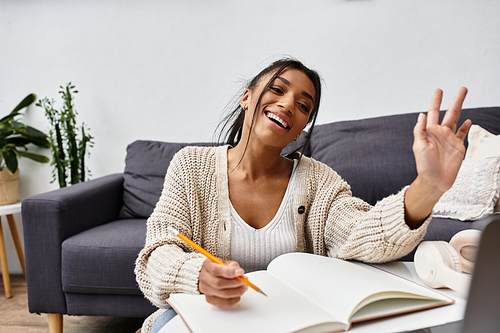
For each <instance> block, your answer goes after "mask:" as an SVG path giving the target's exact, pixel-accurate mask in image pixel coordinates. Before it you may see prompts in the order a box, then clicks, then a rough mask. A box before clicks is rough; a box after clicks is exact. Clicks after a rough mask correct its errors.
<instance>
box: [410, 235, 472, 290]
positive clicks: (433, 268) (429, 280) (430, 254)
mask: <svg viewBox="0 0 500 333" xmlns="http://www.w3.org/2000/svg"><path fill="white" fill-rule="evenodd" d="M480 237H481V231H479V230H473V229H468V230H463V231H460V232H459V233H457V234H456V235H455V236H453V237H452V239H451V240H450V243H446V242H444V241H433V242H422V243H421V244H420V245H419V246H418V248H417V251H416V252H415V259H414V262H415V270H416V271H417V274H418V276H419V277H420V279H422V281H424V282H425V284H427V285H428V286H429V287H432V288H443V287H448V288H450V289H453V290H455V291H458V292H460V293H463V294H467V293H468V292H469V285H470V281H471V277H472V276H471V275H470V274H472V271H473V270H474V260H475V256H476V253H477V249H478V247H479V239H480ZM462 272H463V273H462Z"/></svg>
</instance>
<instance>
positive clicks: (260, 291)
mask: <svg viewBox="0 0 500 333" xmlns="http://www.w3.org/2000/svg"><path fill="white" fill-rule="evenodd" d="M259 293H261V294H262V295H264V296H266V297H267V295H266V293H265V292H263V291H262V290H260V289H259Z"/></svg>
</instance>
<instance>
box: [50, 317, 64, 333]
mask: <svg viewBox="0 0 500 333" xmlns="http://www.w3.org/2000/svg"><path fill="white" fill-rule="evenodd" d="M47 319H48V320H49V332H50V333H62V331H63V315H62V314H60V313H47Z"/></svg>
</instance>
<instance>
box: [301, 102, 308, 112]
mask: <svg viewBox="0 0 500 333" xmlns="http://www.w3.org/2000/svg"><path fill="white" fill-rule="evenodd" d="M299 107H300V108H301V109H302V110H304V111H305V112H307V113H309V107H308V106H307V105H305V104H303V103H299Z"/></svg>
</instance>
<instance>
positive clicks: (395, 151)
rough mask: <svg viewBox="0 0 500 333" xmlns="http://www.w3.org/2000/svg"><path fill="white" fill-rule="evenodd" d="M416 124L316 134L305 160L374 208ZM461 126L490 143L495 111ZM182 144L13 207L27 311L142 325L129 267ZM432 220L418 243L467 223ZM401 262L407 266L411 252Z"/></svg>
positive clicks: (404, 158) (141, 152)
mask: <svg viewBox="0 0 500 333" xmlns="http://www.w3.org/2000/svg"><path fill="white" fill-rule="evenodd" d="M417 116H418V113H408V114H402V115H393V116H386V117H378V118H371V119H363V120H356V121H343V122H336V123H331V124H325V125H318V126H316V128H315V130H314V133H313V135H312V139H311V142H310V145H309V146H308V147H307V149H306V150H305V154H306V155H307V156H311V157H313V158H315V159H317V160H319V161H322V162H324V163H326V164H328V165H329V166H331V167H332V168H333V169H334V170H336V171H337V172H338V173H339V174H340V175H341V176H342V177H344V179H346V180H347V182H348V183H349V184H350V185H351V187H352V192H353V194H354V195H355V196H358V197H360V198H362V199H364V200H366V201H367V202H369V203H371V204H374V203H376V202H377V201H378V200H380V199H382V198H383V197H385V196H388V195H390V194H391V193H395V192H397V191H399V190H400V189H401V188H403V187H404V186H405V185H407V184H410V183H411V182H412V181H413V179H414V178H415V176H416V169H415V161H414V158H413V154H412V149H411V147H412V142H413V134H412V129H413V126H414V125H415V123H416V120H417ZM466 118H470V119H471V120H472V121H473V123H475V124H479V125H480V126H482V127H483V128H485V129H486V130H488V131H490V132H492V133H494V134H500V108H499V107H494V108H479V109H467V110H464V112H463V114H462V116H461V120H460V121H463V120H464V119H466ZM304 137H305V135H302V136H301V140H303V139H304ZM294 144H295V145H299V144H301V142H296V143H294ZM186 145H188V144H187V143H166V142H155V141H136V142H133V143H132V144H130V145H129V146H128V148H127V157H126V166H125V171H124V173H120V174H113V175H109V176H105V177H101V178H98V179H95V180H91V181H88V182H85V183H81V184H78V185H73V186H71V187H67V188H63V189H58V190H55V191H52V192H48V193H43V194H38V195H34V196H31V197H29V198H27V199H25V200H23V202H22V216H23V229H24V240H25V253H26V273H27V283H28V299H29V310H30V312H38V313H55V314H70V315H100V316H122V317H146V316H148V315H149V314H150V313H152V312H153V311H154V310H155V308H154V307H153V306H152V305H151V304H150V303H149V302H148V301H147V300H146V299H145V298H144V297H143V295H142V294H141V292H140V290H139V289H138V287H137V283H136V281H135V276H134V272H133V270H134V261H135V259H136V257H137V254H138V252H139V251H140V250H141V248H142V247H143V245H144V241H145V234H146V223H145V222H146V219H147V217H148V216H149V215H150V213H151V212H152V210H153V208H154V206H155V204H156V201H157V200H158V197H159V195H160V192H161V190H162V186H163V178H164V175H165V173H166V170H167V168H168V165H169V162H170V160H171V158H172V156H173V155H174V154H175V153H176V152H177V151H178V150H179V149H181V148H182V147H184V146H186ZM292 148H294V147H287V148H285V149H286V150H288V151H290V150H291V149H292ZM435 220H436V221H432V222H431V224H430V226H429V229H428V232H427V234H426V236H425V240H449V239H450V238H451V236H452V235H453V234H455V233H456V232H458V231H459V230H462V229H467V228H474V227H475V223H477V222H460V221H457V220H450V219H435ZM402 259H403V260H413V253H410V254H409V255H407V256H406V257H404V258H402Z"/></svg>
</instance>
